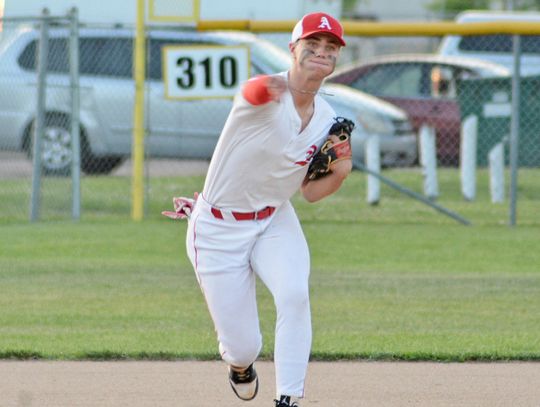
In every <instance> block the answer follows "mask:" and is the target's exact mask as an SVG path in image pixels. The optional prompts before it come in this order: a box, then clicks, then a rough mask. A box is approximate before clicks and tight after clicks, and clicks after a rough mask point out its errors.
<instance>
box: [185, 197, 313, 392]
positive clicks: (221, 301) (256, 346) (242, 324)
mask: <svg viewBox="0 0 540 407" xmlns="http://www.w3.org/2000/svg"><path fill="white" fill-rule="evenodd" d="M211 209H212V207H211V205H210V204H209V203H208V202H206V201H205V200H204V198H203V197H202V196H199V199H198V200H197V204H196V206H195V209H194V212H193V214H192V216H191V219H190V221H189V226H188V232H187V239H186V246H187V252H188V256H189V258H190V260H191V262H192V264H193V267H194V269H195V272H196V275H197V278H198V280H199V284H200V286H201V289H202V291H203V294H204V297H205V299H206V302H207V305H208V309H209V311H210V314H211V317H212V320H213V322H214V325H215V329H216V332H217V336H218V341H219V350H220V353H221V356H222V358H223V360H225V361H226V362H227V363H228V364H231V365H234V366H239V367H247V366H249V365H250V364H251V363H253V362H254V361H255V359H256V358H257V356H258V354H259V352H260V350H261V348H262V336H261V332H260V327H259V318H258V312H257V302H256V290H255V287H256V285H255V282H256V275H257V276H259V278H260V279H261V280H262V282H263V283H264V284H265V285H266V287H268V289H269V290H270V292H271V294H272V296H273V298H274V303H275V306H276V331H275V348H274V362H275V369H276V394H278V395H279V394H286V395H290V396H295V397H303V395H304V381H305V376H306V370H307V365H308V360H309V354H310V349H311V314H310V305H309V285H308V280H309V270H310V262H309V249H308V246H307V242H306V239H305V237H304V234H303V231H302V228H301V226H300V222H299V221H298V218H297V216H296V213H295V211H294V208H293V207H292V205H291V203H290V202H288V201H287V202H285V203H284V204H283V205H282V206H281V207H279V208H278V209H277V210H276V211H275V213H274V214H273V215H272V216H270V217H268V218H265V219H262V220H242V221H237V220H235V219H234V218H233V217H232V216H229V215H228V214H227V212H226V211H222V212H223V214H224V216H223V217H224V219H217V218H216V217H215V216H214V215H213V214H212V212H211Z"/></svg>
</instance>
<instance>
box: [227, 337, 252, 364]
mask: <svg viewBox="0 0 540 407" xmlns="http://www.w3.org/2000/svg"><path fill="white" fill-rule="evenodd" d="M261 348H262V338H261V335H256V336H251V337H250V338H247V337H245V336H244V337H242V338H236V340H232V341H229V342H228V343H223V342H222V343H220V351H221V355H222V357H223V359H224V360H225V361H226V362H227V363H228V364H230V365H233V366H239V367H247V366H249V365H250V364H252V363H253V362H254V361H255V359H257V356H259V352H260V351H261Z"/></svg>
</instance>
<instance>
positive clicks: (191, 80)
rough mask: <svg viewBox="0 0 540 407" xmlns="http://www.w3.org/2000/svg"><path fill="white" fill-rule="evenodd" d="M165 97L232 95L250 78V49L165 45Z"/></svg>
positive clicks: (185, 97) (190, 97) (187, 97)
mask: <svg viewBox="0 0 540 407" xmlns="http://www.w3.org/2000/svg"><path fill="white" fill-rule="evenodd" d="M163 60H164V63H163V66H164V70H165V72H164V75H163V77H164V78H165V97H167V98H169V99H200V98H231V97H233V96H234V95H235V93H236V92H237V91H238V89H239V87H240V86H241V85H242V83H243V82H245V81H246V80H247V79H248V78H249V66H250V64H249V49H248V48H247V47H243V46H182V47H179V46H170V47H164V51H163Z"/></svg>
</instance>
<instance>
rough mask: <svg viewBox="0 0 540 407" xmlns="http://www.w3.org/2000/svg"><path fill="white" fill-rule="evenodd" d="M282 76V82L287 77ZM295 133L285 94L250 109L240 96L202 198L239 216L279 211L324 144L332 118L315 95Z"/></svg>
mask: <svg viewBox="0 0 540 407" xmlns="http://www.w3.org/2000/svg"><path fill="white" fill-rule="evenodd" d="M280 75H282V76H283V77H284V78H285V79H287V73H286V72H283V73H281V74H280ZM314 103H315V106H314V114H313V117H312V118H311V121H310V122H309V124H308V125H307V127H306V128H305V129H304V130H303V131H302V132H300V128H301V124H302V123H301V119H300V116H299V115H298V113H297V112H296V108H295V106H294V102H293V98H292V95H291V94H290V92H288V91H286V92H285V93H284V94H283V95H282V96H281V100H280V102H279V103H276V102H272V101H271V102H268V103H266V104H263V105H258V106H253V105H251V104H250V103H249V102H248V101H246V100H245V99H244V97H243V96H242V95H241V94H239V95H237V96H236V98H235V101H234V106H233V109H232V112H231V114H230V116H229V119H228V120H227V122H226V124H225V127H224V129H223V132H222V134H221V137H220V139H219V141H218V144H217V146H216V150H215V152H214V155H213V157H212V161H211V163H210V167H209V170H208V174H207V177H206V182H205V185H204V190H203V196H204V198H205V199H206V200H207V201H208V202H210V203H211V204H212V205H215V206H218V207H220V208H225V209H233V210H238V211H253V210H257V209H260V208H263V207H265V206H274V207H279V206H280V205H281V204H282V203H283V202H285V201H286V200H288V199H289V198H290V197H291V196H292V195H293V194H294V193H295V192H296V191H297V190H298V188H299V187H300V185H301V184H302V180H303V179H304V177H305V175H306V172H307V167H308V164H309V161H310V159H311V157H312V156H313V154H314V153H315V152H316V150H317V148H318V147H319V146H320V145H321V144H322V143H323V142H324V140H326V137H327V135H328V130H329V129H330V126H331V124H332V119H333V117H335V112H334V110H333V109H332V108H331V107H330V105H329V104H328V103H327V102H326V101H325V100H324V99H323V98H321V97H320V96H318V95H317V96H316V97H315V101H314Z"/></svg>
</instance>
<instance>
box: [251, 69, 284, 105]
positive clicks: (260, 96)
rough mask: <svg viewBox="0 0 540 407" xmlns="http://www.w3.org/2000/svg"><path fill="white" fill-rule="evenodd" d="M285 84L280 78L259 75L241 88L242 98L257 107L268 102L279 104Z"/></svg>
mask: <svg viewBox="0 0 540 407" xmlns="http://www.w3.org/2000/svg"><path fill="white" fill-rule="evenodd" d="M286 90H287V83H286V82H285V79H283V78H282V77H281V76H275V75H259V76H255V77H254V78H251V79H250V80H248V81H247V82H246V83H245V84H244V87H243V88H242V96H244V99H246V100H247V101H248V102H249V103H250V104H252V105H254V106H257V105H263V104H266V103H268V102H270V101H274V102H279V99H280V97H281V95H282V94H283V92H285V91H286Z"/></svg>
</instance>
